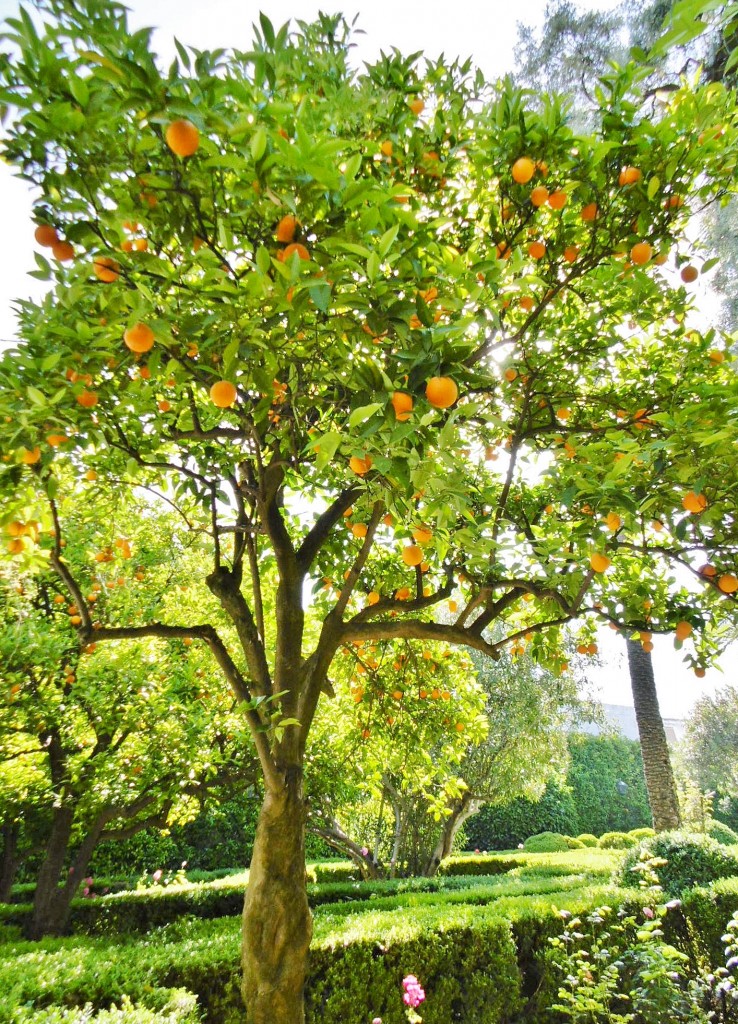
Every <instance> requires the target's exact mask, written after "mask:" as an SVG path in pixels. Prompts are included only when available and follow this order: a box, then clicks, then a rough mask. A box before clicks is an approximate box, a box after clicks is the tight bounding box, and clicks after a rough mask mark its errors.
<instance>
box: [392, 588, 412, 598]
mask: <svg viewBox="0 0 738 1024" xmlns="http://www.w3.org/2000/svg"><path fill="white" fill-rule="evenodd" d="M409 598H410V587H400V589H399V590H396V591H395V600H397V601H407V600H409Z"/></svg>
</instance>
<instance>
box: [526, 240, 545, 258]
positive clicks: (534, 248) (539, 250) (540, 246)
mask: <svg viewBox="0 0 738 1024" xmlns="http://www.w3.org/2000/svg"><path fill="white" fill-rule="evenodd" d="M528 255H529V256H530V257H531V259H534V260H542V259H543V257H544V256H545V255H546V246H545V243H544V242H531V243H530V245H529V246H528Z"/></svg>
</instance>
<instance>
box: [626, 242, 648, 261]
mask: <svg viewBox="0 0 738 1024" xmlns="http://www.w3.org/2000/svg"><path fill="white" fill-rule="evenodd" d="M652 256H653V249H652V248H651V246H650V245H649V244H648V242H636V244H635V245H634V246H633V248H632V249H631V250H630V258H631V261H632V262H633V263H635V265H636V266H637V267H642V266H643V264H644V263H648V261H649V260H650V259H651V257H652Z"/></svg>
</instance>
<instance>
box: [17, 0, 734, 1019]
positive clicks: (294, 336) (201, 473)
mask: <svg viewBox="0 0 738 1024" xmlns="http://www.w3.org/2000/svg"><path fill="white" fill-rule="evenodd" d="M42 15H44V16H45V20H46V24H45V26H44V27H43V28H40V29H36V28H35V27H34V25H33V24H32V23H31V20H30V19H29V18H27V17H20V18H18V19H14V20H13V21H12V22H11V23H10V36H11V39H12V42H13V44H14V45H15V46H16V47H17V48H18V56H17V58H13V59H12V60H8V61H7V63H6V65H5V67H4V69H3V81H4V86H3V89H2V93H1V95H0V99H2V102H4V103H6V104H8V105H12V106H13V112H12V124H11V127H10V130H9V132H8V136H7V140H6V141H5V143H4V147H3V153H4V156H5V158H6V159H8V160H9V161H10V162H11V163H12V164H13V165H14V166H16V167H17V168H18V169H19V172H20V173H22V174H23V176H24V177H25V178H26V179H27V180H28V181H29V182H30V183H31V184H32V186H33V187H34V188H35V189H36V193H37V197H38V198H37V201H36V206H35V209H36V217H37V219H38V229H39V231H38V235H37V239H38V241H39V245H43V244H48V243H51V250H50V252H51V258H50V260H47V259H46V257H44V256H42V255H40V254H39V272H40V273H41V274H44V275H47V276H48V277H49V279H52V280H53V289H52V291H50V293H49V295H48V297H47V298H46V299H45V300H44V302H43V303H41V304H40V305H39V306H35V305H33V304H24V305H22V307H21V316H20V322H21V335H22V338H23V340H22V342H21V343H20V344H19V346H18V348H17V349H16V350H14V351H11V352H9V353H8V354H7V355H6V356H5V357H4V359H3V361H2V364H0V381H1V382H2V385H3V387H2V392H1V393H2V398H1V399H0V414H2V415H1V416H0V430H1V431H2V440H3V449H4V450H5V451H6V453H8V462H7V463H5V464H3V470H4V471H3V473H2V477H0V490H2V492H3V493H4V494H7V495H14V494H15V493H16V490H17V488H18V486H19V485H21V484H22V485H24V486H25V485H26V483H27V485H29V486H30V487H31V488H32V489H35V490H36V492H37V494H38V501H39V502H41V501H42V500H43V498H44V496H45V497H46V500H49V499H51V500H52V501H53V500H54V494H55V492H56V490H57V489H58V474H59V472H61V471H63V467H64V466H65V465H66V464H69V463H70V462H71V463H72V464H76V463H78V462H79V460H80V459H81V458H82V457H83V455H84V453H91V454H94V459H95V461H96V465H97V471H98V472H99V474H100V477H101V478H102V479H104V480H105V482H106V486H109V487H110V488H111V489H114V490H119V491H121V492H122V491H124V490H125V489H126V488H135V487H137V486H141V485H146V486H149V487H155V488H156V489H157V490H158V491H159V492H160V493H161V494H163V495H164V496H165V497H167V498H169V500H171V501H174V502H175V503H177V502H178V501H179V500H181V498H182V496H186V497H187V498H191V499H194V500H196V502H197V504H198V508H197V511H193V512H192V513H191V514H190V515H189V516H188V529H189V530H190V531H191V532H192V534H193V535H194V536H196V537H197V538H198V540H199V541H200V542H201V543H202V546H203V550H204V551H206V552H207V554H208V556H209V559H210V563H211V564H210V569H209V572H208V574H207V576H206V577H205V579H204V580H203V579H202V578H201V579H200V580H199V581H198V585H199V586H201V587H202V586H203V584H206V585H207V587H208V588H209V590H210V592H211V593H212V595H213V596H214V597H215V598H216V599H217V601H218V602H219V604H220V607H221V610H222V614H223V615H224V616H225V617H226V618H227V619H228V621H229V623H230V626H229V630H228V631H225V630H224V631H221V629H219V622H220V619H219V616H216V615H215V614H214V613H213V614H211V611H210V606H209V605H207V604H206V603H203V604H202V606H200V607H198V608H197V609H196V610H195V609H193V608H192V607H184V608H182V609H181V610H180V617H179V618H178V619H177V624H170V622H169V621H166V620H165V619H163V618H161V617H160V616H159V609H160V603H159V602H160V596H159V595H155V594H152V598H151V605H150V608H149V609H147V610H145V611H142V612H141V614H140V617H139V618H138V621H137V622H136V623H135V624H134V623H133V622H131V621H130V620H128V621H126V622H125V623H122V624H121V623H119V622H115V621H112V622H111V621H102V620H101V621H100V626H99V628H98V629H96V630H94V638H95V642H97V643H99V644H102V643H109V642H112V641H115V640H123V639H141V638H158V639H159V640H172V639H180V640H181V639H182V638H183V637H188V638H192V639H198V640H201V641H202V642H203V643H204V644H206V645H207V646H208V647H209V649H210V651H211V652H212V655H213V656H214V657H215V659H216V661H217V663H218V665H219V667H220V668H221V670H222V672H223V673H224V676H225V678H226V679H227V681H228V683H229V684H230V686H231V688H232V690H233V693H234V695H235V696H236V698H237V700H238V701H239V702H240V704H241V711H242V714H243V716H244V720H245V721H246V722H247V724H248V727H249V729H250V732H251V735H252V737H253V742H254V746H255V748H256V752H257V755H258V758H259V762H260V766H261V771H262V774H263V780H264V792H265V797H264V803H263V806H262V810H261V813H260V819H259V824H258V827H257V835H256V841H255V846H254V856H253V859H252V863H251V872H250V878H249V886H248V890H247V895H246V902H245V907H244V929H243V932H244V956H243V966H244V995H245V999H246V1004H247V1019H248V1020H249V1021H251V1022H255V1024H256V1022H258V1024H265V1022H267V1021H268V1022H269V1024H297V1022H299V1021H301V1020H302V1019H303V1008H302V990H303V982H304V977H305V965H306V955H307V949H308V946H309V942H310V936H311V923H310V913H309V909H308V904H307V897H306V892H305V885H304V836H305V816H306V811H307V808H306V805H305V799H304V792H303V776H304V768H305V752H306V749H307V744H308V737H309V734H310V730H311V727H312V724H313V720H314V717H315V713H316V709H317V707H318V704H319V702H320V700H321V694H324V693H327V692H329V691H330V689H331V686H330V671H331V664H332V662H333V660H334V657H335V655H336V653H337V652H338V651H339V650H340V649H341V648H343V647H345V646H347V645H349V644H352V643H356V642H357V641H361V642H364V643H371V642H378V641H382V640H393V639H403V640H412V641H416V642H420V643H427V642H429V641H434V642H437V643H448V644H452V645H466V646H468V647H470V648H471V649H473V650H477V651H479V652H481V653H484V654H487V655H489V656H495V655H497V654H498V653H500V651H501V650H503V649H504V648H506V647H507V646H508V645H512V644H515V645H516V646H519V645H520V642H521V641H522V640H523V639H524V638H525V637H530V640H529V641H525V646H526V651H527V653H528V655H529V656H532V657H533V658H534V659H535V660H536V661H537V662H538V663H540V664H541V665H543V666H544V667H547V668H549V669H550V670H551V671H552V672H554V673H561V672H562V671H564V663H565V658H564V651H563V645H562V628H563V626H564V625H566V624H567V623H568V622H570V621H572V620H573V619H575V618H577V617H582V616H592V617H594V618H599V619H604V620H606V621H612V622H613V623H614V624H617V625H619V626H621V627H622V628H629V629H632V628H643V629H645V628H649V629H651V630H654V631H656V630H658V631H664V632H667V631H671V630H673V629H674V627H675V626H676V624H677V622H678V621H680V620H681V618H682V615H683V613H682V609H683V608H684V607H685V606H686V607H688V608H689V609H690V611H689V616H690V620H691V621H693V622H695V623H697V622H698V620H699V622H708V621H710V616H711V615H712V614H713V613H715V611H716V606H717V605H718V604H721V605H728V604H729V605H730V607H731V609H732V608H733V606H734V603H735V601H734V598H733V597H732V596H730V595H731V594H732V593H734V587H733V581H734V580H735V583H736V586H738V577H736V576H735V572H736V571H737V570H738V560H737V558H736V552H737V543H736V542H737V540H738V538H737V537H736V527H735V522H734V503H733V495H734V493H735V484H736V479H735V478H736V466H735V458H734V446H735V442H736V439H737V438H738V427H737V426H736V424H735V423H734V421H733V419H732V410H734V409H735V407H736V393H735V392H736V383H735V378H734V375H733V373H732V371H730V370H729V369H728V367H727V365H726V361H725V353H724V346H723V342H722V340H721V339H719V338H717V337H715V336H713V335H706V336H702V335H700V334H699V333H697V332H693V331H688V330H687V329H686V327H685V325H684V316H685V313H686V310H687V308H688V306H689V303H690V299H689V295H688V292H687V291H686V289H685V288H683V287H681V286H680V287H678V288H674V287H672V286H671V285H670V283H669V280H668V279H666V278H665V277H663V276H662V275H661V272H660V270H659V267H660V265H661V262H662V260H663V258H664V257H665V254H666V253H667V251H669V250H670V249H672V248H673V247H674V246H676V245H677V244H678V240H679V239H680V238H681V236H682V230H683V227H684V225H685V223H686V214H685V208H684V207H685V204H686V201H687V199H688V200H689V202H690V203H691V204H693V205H697V206H699V205H701V204H703V203H706V202H709V201H711V200H712V199H713V198H714V197H715V196H717V195H721V194H723V193H724V191H725V189H726V188H727V187H728V186H729V184H730V183H731V182H732V181H733V176H732V173H731V170H732V168H733V167H734V166H735V153H736V147H737V134H738V133H737V132H736V129H735V112H734V107H733V100H732V98H731V97H730V96H729V95H728V94H726V93H725V92H724V91H723V90H720V89H715V88H714V87H712V88H711V89H709V90H704V89H703V90H696V91H690V90H689V89H687V88H686V87H685V88H684V90H681V91H678V92H675V93H674V94H673V96H672V98H671V99H670V101H669V105H668V107H667V108H666V110H665V112H664V116H663V117H661V118H659V119H658V120H657V121H652V120H650V119H648V118H641V117H640V113H639V111H640V107H639V106H638V105H637V104H633V103H632V102H631V101H630V99H629V98H628V97H629V96H630V94H631V92H632V87H633V80H634V77H635V75H636V72H635V69H633V68H630V69H626V70H624V71H622V72H619V73H617V74H613V75H612V76H611V77H610V78H609V79H608V80H607V81H605V82H604V83H603V84H602V86H601V89H602V101H603V107H604V108H606V110H607V115H606V116H605V117H603V118H602V119H601V127H600V128H599V129H598V130H597V132H596V133H595V134H594V135H576V134H575V133H574V132H573V130H572V128H571V127H570V125H569V124H567V121H566V118H565V116H564V112H563V108H562V105H561V104H560V103H559V102H558V101H556V100H551V101H547V102H545V103H543V104H542V105H541V106H540V107H539V108H538V109H535V110H534V109H530V108H527V107H526V105H525V103H526V97H525V96H524V95H523V94H522V93H521V92H520V91H519V90H517V89H515V88H514V87H513V86H512V85H511V83H509V82H505V83H500V84H499V85H496V86H492V85H489V84H487V83H485V82H484V80H483V78H482V76H481V75H477V74H475V73H474V72H473V71H472V69H471V68H470V67H469V66H468V65H461V64H459V63H451V64H447V63H446V62H444V61H438V62H435V63H433V62H426V63H425V64H420V63H419V62H418V60H417V59H413V58H409V59H406V58H404V57H402V56H401V55H400V54H398V53H393V54H392V55H391V56H383V57H382V58H381V59H380V60H379V61H378V62H377V64H376V65H374V66H371V67H369V68H366V69H365V70H364V71H362V72H361V73H359V72H354V71H352V70H351V69H350V67H349V64H348V59H349V52H350V51H349V34H348V30H347V29H346V26H345V25H344V23H343V22H342V20H341V19H340V18H337V17H334V18H327V17H322V18H321V19H320V20H319V21H318V22H317V23H316V24H314V25H300V27H299V31H298V32H296V33H293V34H292V35H291V34H290V33H289V30H288V28H287V27H284V28H283V29H281V30H279V31H275V29H274V28H273V27H272V26H271V24H270V23H269V22H268V21H267V20H266V19H262V21H261V27H260V30H259V31H258V32H257V34H256V38H255V41H254V46H253V48H252V50H251V51H249V52H242V51H236V52H233V53H230V52H228V53H226V52H223V51H218V52H216V53H201V52H193V51H189V50H186V49H184V48H182V49H181V50H180V51H178V57H177V59H176V60H175V61H174V62H173V64H172V65H171V66H170V68H169V69H168V70H167V71H166V72H162V71H161V70H159V68H158V67H157V64H156V61H155V58H154V56H153V55H152V54H151V52H150V45H149V44H150V33H149V32H147V31H142V32H139V33H136V34H135V35H130V34H129V33H128V32H127V29H126V25H125V18H124V14H123V11H122V9H121V8H120V7H117V6H115V5H111V4H108V3H106V4H102V3H101V2H100V0H89V2H88V3H87V4H85V5H84V6H81V5H80V4H79V3H77V4H75V5H74V6H72V5H71V4H68V3H66V2H63V0H53V3H50V4H49V5H48V6H45V7H43V9H42ZM718 123H719V124H720V125H722V126H724V128H725V131H724V132H723V133H722V134H720V135H719V136H718V137H715V133H714V132H712V133H710V132H707V134H706V136H705V140H704V145H702V146H700V147H695V146H693V145H692V142H691V139H692V136H693V133H694V128H695V125H697V126H698V127H699V128H700V129H702V128H703V127H704V128H705V129H708V128H710V127H711V126H714V125H715V124H718ZM631 167H632V168H635V169H636V171H637V172H638V173H637V174H636V175H634V174H633V173H632V172H631V171H628V173H627V174H626V175H625V179H624V180H623V181H621V174H622V172H623V171H624V169H625V168H631ZM536 189H537V190H538V191H535V190H536ZM544 193H545V195H544ZM673 318H676V322H674V319H673ZM631 324H632V326H629V325H631ZM711 352H712V353H714V356H713V355H710V353H711ZM52 430H53V431H54V433H53V434H52ZM71 431H73V432H74V433H73V434H71V433H70V432H71ZM57 432H58V433H57ZM59 435H63V436H64V437H65V438H70V437H71V440H70V442H67V441H63V442H61V443H59V444H54V443H53V442H52V441H50V440H49V437H50V436H52V437H54V440H55V441H56V438H57V437H58V436H59ZM485 452H486V453H487V455H488V456H489V459H488V461H485V460H484V457H483V456H484V454H485ZM11 500H12V499H11ZM349 509H352V510H353V511H352V515H351V519H352V528H351V531H350V532H349V531H348V530H347V529H346V528H345V526H344V525H343V520H344V513H345V512H348V510H349ZM387 516H391V517H392V518H391V519H389V520H388V519H387V518H386V517H387ZM655 517H658V522H659V524H663V525H664V530H663V531H661V532H660V531H659V530H657V529H656V528H654V527H652V526H651V525H650V524H651V523H652V522H653V520H654V518H655ZM65 525H66V524H65V523H63V522H61V521H60V522H59V526H58V529H57V531H56V535H55V538H54V542H53V544H52V545H51V547H50V549H49V547H48V542H45V543H46V544H47V547H46V548H44V547H43V546H42V550H48V552H49V553H48V561H49V564H50V565H51V566H52V568H53V570H54V571H55V572H56V573H57V575H58V576H59V578H60V580H62V581H63V584H64V586H65V587H66V588H67V591H68V592H69V595H70V598H71V599H72V600H73V602H74V603H75V604H76V605H77V607H78V609H79V617H80V620H81V621H80V623H79V639H80V643H81V644H82V645H86V644H87V643H89V642H90V640H91V639H92V637H93V621H94V617H93V615H92V614H91V610H90V606H89V604H88V602H87V600H86V598H85V594H86V593H88V592H89V590H88V585H89V584H88V579H89V574H90V570H91V566H87V567H85V568H83V569H82V570H81V571H80V574H78V576H75V574H74V573H73V572H72V570H71V569H70V566H69V565H68V564H67V563H66V562H65V560H64V557H63V549H62V548H61V542H62V540H63V538H64V530H65ZM708 536H709V538H710V540H711V543H712V544H713V546H714V549H715V550H716V551H719V552H720V559H721V561H720V565H719V571H717V572H716V575H715V577H714V578H713V577H705V576H704V575H701V574H700V573H699V568H698V554H697V552H700V551H701V550H702V546H703V544H704V543H705V539H706V538H707V537H708ZM406 541H412V543H406ZM12 550H13V557H14V558H17V559H18V560H19V563H20V564H23V560H24V559H26V558H27V557H30V556H29V555H28V553H27V552H26V550H25V547H24V546H23V545H21V547H20V549H18V548H17V547H16V546H15V545H13V548H12ZM423 562H426V563H427V564H428V572H427V573H425V574H424V573H423V572H422V564H423ZM675 564H679V565H685V564H686V565H687V566H688V567H689V568H688V576H687V577H686V578H687V580H688V582H686V583H681V582H679V581H678V580H677V579H676V578H675V577H674V575H673V574H672V573H671V567H672V566H673V565H675ZM690 570H691V571H690ZM326 578H327V579H329V580H331V581H332V583H333V586H334V589H332V590H331V591H330V592H329V596H326V597H324V598H323V599H322V600H323V603H322V604H321V605H320V606H319V607H320V610H321V617H322V623H321V625H320V630H319V632H318V635H317V637H316V635H315V633H316V631H315V629H314V627H313V626H310V628H309V629H306V620H305V603H306V600H307V595H308V594H309V592H310V589H311V586H312V585H316V586H317V587H318V589H319V588H320V587H321V586H322V585H323V584H322V582H321V581H322V580H324V579H326ZM638 581H640V583H639V582H638ZM649 584H651V586H652V589H651V598H650V599H651V600H652V601H653V606H652V608H651V617H650V621H649V623H648V626H646V623H645V622H644V612H643V607H642V601H643V597H642V589H643V588H644V587H646V586H648V585H649ZM639 588H640V589H639ZM267 592H269V593H270V594H271V598H270V601H268V602H267V601H265V593H267ZM322 593H328V592H322ZM449 600H452V601H454V602H455V603H456V607H455V617H454V618H453V621H452V622H450V623H449V622H447V621H444V620H443V617H442V616H440V615H439V614H438V613H439V609H441V608H444V609H445V608H447V607H448V606H447V603H446V602H447V601H449ZM270 604H271V606H272V607H273V608H274V617H273V618H271V617H266V616H265V614H264V609H265V606H268V605H270ZM701 616H704V618H701ZM492 624H497V625H498V627H499V628H500V631H501V632H500V638H499V639H493V638H492V637H490V635H489V634H488V632H487V630H488V628H489V627H490V626H492ZM690 643H691V641H690ZM701 645H702V641H701V640H700V641H699V645H698V647H697V653H696V654H695V659H696V661H697V663H698V664H701V661H702V660H703V659H705V658H707V656H708V649H707V648H705V647H703V646H701Z"/></svg>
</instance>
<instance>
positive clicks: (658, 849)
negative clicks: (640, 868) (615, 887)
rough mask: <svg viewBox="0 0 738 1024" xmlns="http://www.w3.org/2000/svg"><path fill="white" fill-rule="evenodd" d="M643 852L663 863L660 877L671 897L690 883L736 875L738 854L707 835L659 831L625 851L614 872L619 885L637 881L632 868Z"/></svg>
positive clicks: (686, 887)
mask: <svg viewBox="0 0 738 1024" xmlns="http://www.w3.org/2000/svg"><path fill="white" fill-rule="evenodd" d="M645 855H648V856H652V857H657V858H659V859H661V860H664V861H665V862H666V863H665V864H664V865H663V866H662V867H660V868H659V880H660V882H661V885H662V886H663V889H664V892H666V893H667V894H668V895H670V896H680V895H681V894H682V893H683V892H684V890H685V889H688V888H690V887H692V886H695V885H706V884H707V883H708V882H712V881H714V880H715V879H716V878H725V877H727V876H730V875H736V874H738V854H737V853H735V852H734V851H733V850H731V849H730V848H726V847H725V846H722V845H721V844H720V843H718V842H716V841H715V840H714V839H711V838H710V837H709V836H705V835H699V834H690V833H685V832H661V833H659V835H657V836H655V837H653V838H651V839H644V840H643V841H642V842H641V843H639V844H638V845H637V846H635V847H634V848H633V849H632V850H630V851H629V852H628V854H627V856H626V858H625V860H624V861H623V864H622V867H621V868H620V870H619V871H618V873H617V877H618V880H619V883H620V884H621V885H626V886H628V885H630V886H632V885H637V884H638V883H637V874H636V873H635V872H634V869H635V868H636V867H637V865H638V863H639V861H640V860H641V859H642V858H643V857H644V856H645Z"/></svg>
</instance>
